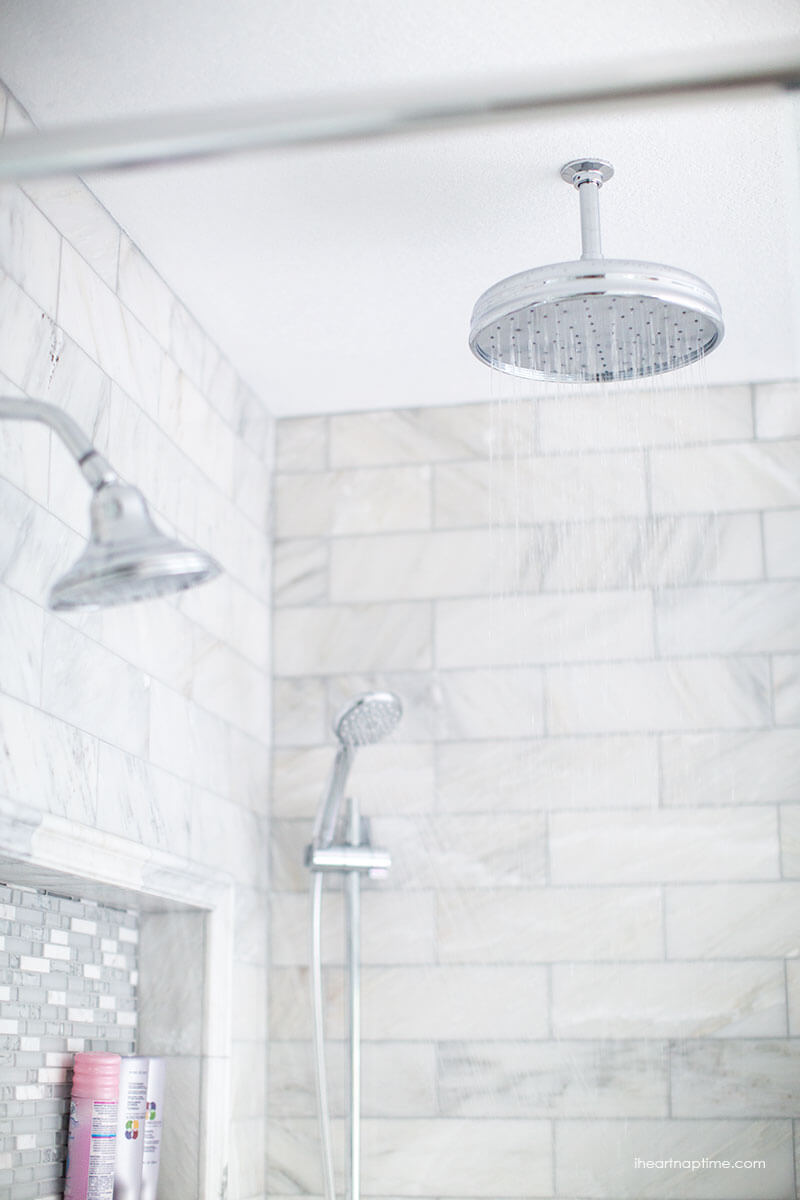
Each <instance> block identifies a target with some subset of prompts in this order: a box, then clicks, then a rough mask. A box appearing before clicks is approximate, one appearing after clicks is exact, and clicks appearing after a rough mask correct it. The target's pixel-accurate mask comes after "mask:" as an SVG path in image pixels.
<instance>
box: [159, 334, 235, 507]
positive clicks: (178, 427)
mask: <svg viewBox="0 0 800 1200" xmlns="http://www.w3.org/2000/svg"><path fill="white" fill-rule="evenodd" d="M157 416H158V423H159V425H160V427H161V429H162V430H163V432H164V433H165V434H166V435H167V437H168V438H169V439H170V441H172V442H174V443H175V445H176V446H177V447H178V449H179V450H181V452H182V453H183V454H185V455H186V456H187V458H189V459H191V461H192V462H193V463H194V464H195V466H197V467H199V469H200V470H201V471H202V472H203V474H204V475H206V476H207V478H208V479H210V480H212V481H213V482H214V483H215V484H216V485H217V487H219V488H220V490H221V491H223V492H224V493H225V495H226V496H228V497H229V498H232V497H233V491H234V460H235V456H236V438H235V437H234V434H233V433H232V431H231V430H230V429H229V427H228V426H227V425H226V424H225V422H224V421H223V420H222V418H221V417H220V416H219V415H218V413H217V412H216V411H215V410H214V409H213V408H212V406H211V405H210V404H209V403H208V401H207V400H206V399H205V398H204V397H203V396H202V395H201V394H200V392H199V391H198V390H197V388H196V387H195V386H194V384H193V383H192V382H191V381H190V380H189V379H187V377H186V376H185V375H184V374H183V373H182V372H181V371H179V370H178V369H177V367H176V366H175V364H174V363H173V362H172V361H171V360H170V359H169V358H167V357H166V355H164V356H162V360H161V380H160V386H159V393H158V407H157Z"/></svg>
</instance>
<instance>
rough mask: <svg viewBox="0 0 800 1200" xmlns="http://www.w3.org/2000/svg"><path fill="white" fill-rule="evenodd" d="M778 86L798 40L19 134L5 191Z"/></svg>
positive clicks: (792, 74) (9, 147)
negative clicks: (54, 180)
mask: <svg viewBox="0 0 800 1200" xmlns="http://www.w3.org/2000/svg"><path fill="white" fill-rule="evenodd" d="M770 86H771V87H776V88H796V87H800V41H797V40H795V41H790V42H785V41H784V42H782V43H780V44H775V43H771V44H769V45H761V46H757V47H752V46H750V47H737V48H734V49H731V48H729V49H727V50H723V51H720V50H714V51H711V52H707V51H703V52H698V51H694V52H693V53H691V54H686V53H683V54H681V55H680V57H678V56H677V55H670V56H667V57H659V58H650V59H647V58H641V57H639V58H637V59H635V60H634V61H631V62H616V63H605V64H597V65H588V66H581V67H580V69H578V70H569V71H565V70H564V69H563V68H562V69H560V70H559V71H558V72H556V73H554V72H549V73H547V74H546V75H540V76H538V77H537V78H536V79H530V78H527V77H526V78H525V79H524V80H523V79H520V78H517V79H516V80H515V81H514V82H508V81H506V82H505V83H495V84H494V85H491V84H486V83H477V84H474V85H461V86H459V87H448V88H440V89H436V90H434V89H428V90H427V91H426V90H415V91H402V92H400V91H395V92H373V93H366V94H363V93H362V94H359V95H355V96H344V97H343V96H334V97H314V98H312V99H306V100H296V101H283V102H280V103H267V104H255V105H249V106H245V107H241V106H240V107H236V108H224V109H218V110H211V111H205V112H203V111H196V112H184V113H172V114H166V115H156V116H145V117H131V118H124V119H120V120H113V121H105V122H101V123H96V124H92V125H82V126H72V127H65V128H62V129H55V130H52V131H50V132H45V133H34V134H18V135H14V136H11V137H8V138H6V139H5V141H4V142H3V143H2V144H0V182H8V181H22V180H25V179H33V178H37V177H41V176H45V175H63V174H84V173H85V172H89V171H99V170H109V169H115V168H121V167H137V166H149V165H153V164H157V163H170V162H177V161H180V160H182V159H199V158H210V157H218V156H220V155H223V154H233V153H237V152H241V151H246V150H250V151H252V150H267V149H277V148H281V147H291V146H303V145H313V144H321V143H335V142H345V141H352V140H357V139H362V138H378V137H389V136H391V135H394V134H402V133H413V132H415V131H417V130H431V129H447V128H451V127H458V126H466V125H479V124H484V123H487V122H491V121H503V120H508V119H510V118H512V117H524V116H529V115H531V114H535V113H537V112H541V111H548V110H551V109H561V108H569V107H574V106H577V105H586V104H595V103H604V102H605V103H608V102H616V101H621V100H635V99H649V98H653V99H655V98H657V97H660V96H667V97H668V96H686V95H692V94H694V95H700V94H702V93H708V92H714V91H719V90H721V89H734V88H754V87H770Z"/></svg>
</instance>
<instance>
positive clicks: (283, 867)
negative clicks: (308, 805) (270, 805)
mask: <svg viewBox="0 0 800 1200" xmlns="http://www.w3.org/2000/svg"><path fill="white" fill-rule="evenodd" d="M311 833H312V824H311V822H310V821H307V820H304V821H287V820H277V819H275V818H273V819H272V820H271V821H270V832H269V882H270V888H271V890H272V892H273V893H276V892H301V893H303V894H305V893H306V892H307V891H308V868H307V867H306V866H305V850H306V846H307V845H308V844H309V842H310V841H311Z"/></svg>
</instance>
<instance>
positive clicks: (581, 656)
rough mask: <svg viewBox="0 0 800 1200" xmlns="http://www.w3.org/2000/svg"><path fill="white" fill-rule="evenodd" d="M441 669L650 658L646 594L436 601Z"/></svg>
mask: <svg viewBox="0 0 800 1200" xmlns="http://www.w3.org/2000/svg"><path fill="white" fill-rule="evenodd" d="M434 637H435V645H436V662H437V665H438V666H439V667H443V668H446V667H484V666H489V665H491V664H497V665H498V666H519V665H521V664H523V663H525V664H528V663H529V664H536V663H552V662H555V663H559V662H591V661H596V660H601V661H603V660H607V659H609V658H614V659H617V658H625V659H633V658H651V657H652V655H653V609H652V599H651V596H650V593H649V592H644V591H639V592H596V593H586V594H577V595H569V594H554V595H548V596H507V597H498V598H496V599H489V600H439V601H437V603H436V606H435V627H434Z"/></svg>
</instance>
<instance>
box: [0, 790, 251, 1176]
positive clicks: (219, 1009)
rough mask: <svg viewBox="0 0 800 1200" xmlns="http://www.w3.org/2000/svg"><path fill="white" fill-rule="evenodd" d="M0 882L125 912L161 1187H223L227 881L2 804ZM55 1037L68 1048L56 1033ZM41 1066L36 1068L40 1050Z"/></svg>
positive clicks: (140, 1050) (226, 1086) (230, 891)
mask: <svg viewBox="0 0 800 1200" xmlns="http://www.w3.org/2000/svg"><path fill="white" fill-rule="evenodd" d="M64 863H68V864H70V865H69V868H68V869H65V868H64V867H63V865H62V864H64ZM0 879H2V880H3V882H5V883H7V884H8V885H9V886H10V887H12V888H13V887H24V888H30V889H35V890H37V891H40V892H46V893H48V894H49V895H51V896H58V897H65V898H68V899H73V900H84V901H94V902H96V903H98V904H101V905H103V906H104V907H105V908H106V909H119V910H127V912H128V913H130V912H131V910H133V912H135V914H136V923H137V924H138V930H139V946H138V984H137V987H136V1009H137V1012H136V1018H137V1020H136V1023H137V1026H138V1035H137V1041H136V1047H135V1049H136V1052H137V1053H139V1054H146V1055H160V1056H162V1057H164V1058H165V1059H166V1064H167V1071H166V1095H165V1101H164V1135H163V1143H162V1153H161V1171H160V1178H159V1193H160V1194H163V1195H164V1196H169V1197H170V1200H195V1198H198V1197H199V1198H200V1200H211V1198H212V1197H218V1196H220V1195H221V1194H223V1193H224V1188H225V1180H226V1177H227V1162H228V1137H227V1130H228V1125H229V1121H228V1113H229V1109H230V1035H229V1032H228V1031H229V1029H230V1008H231V947H232V937H231V929H232V912H233V886H232V883H231V880H230V879H229V878H228V877H227V876H224V875H222V874H219V873H217V874H214V873H213V872H209V871H208V870H206V869H204V870H203V872H202V873H201V872H200V871H199V870H198V869H197V868H196V867H195V866H193V865H192V864H190V863H187V862H186V861H185V860H183V859H179V858H177V857H175V856H172V855H169V854H166V853H164V852H162V851H157V850H150V849H147V848H145V847H142V846H139V845H137V844H135V843H132V842H130V841H128V840H126V839H122V838H118V837H114V836H112V835H109V834H106V833H100V832H98V831H97V830H95V829H93V828H91V827H88V826H80V825H77V824H75V823H74V822H68V821H66V820H64V819H62V818H60V817H54V816H51V815H49V814H41V813H38V812H36V811H35V810H33V809H26V808H25V807H24V806H20V805H16V804H15V805H11V804H9V803H7V802H6V801H3V800H0ZM129 923H130V921H129ZM63 1040H64V1046H63V1050H64V1051H65V1052H66V1051H68V1050H69V1046H68V1044H67V1036H66V1033H65V1036H64V1039H63ZM51 1041H52V1039H49V1040H48V1046H49V1047H50V1049H51V1050H52V1046H51V1045H50V1042H51ZM41 1065H42V1067H43V1068H44V1067H45V1066H46V1055H45V1051H44V1049H43V1050H42V1063H41Z"/></svg>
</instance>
